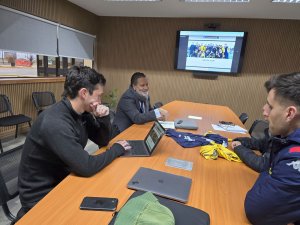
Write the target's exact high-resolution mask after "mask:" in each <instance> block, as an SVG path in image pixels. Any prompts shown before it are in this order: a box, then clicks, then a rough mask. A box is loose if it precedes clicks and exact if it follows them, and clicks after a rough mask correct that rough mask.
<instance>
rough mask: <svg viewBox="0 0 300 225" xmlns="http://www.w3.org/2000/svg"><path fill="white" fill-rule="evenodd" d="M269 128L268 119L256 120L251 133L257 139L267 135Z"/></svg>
mask: <svg viewBox="0 0 300 225" xmlns="http://www.w3.org/2000/svg"><path fill="white" fill-rule="evenodd" d="M267 128H269V123H268V121H266V120H255V121H254V122H253V124H252V125H251V127H250V130H249V134H250V135H251V136H252V137H254V138H256V139H262V138H264V137H265V130H266V129H267Z"/></svg>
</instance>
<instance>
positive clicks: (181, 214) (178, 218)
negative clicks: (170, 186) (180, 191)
mask: <svg viewBox="0 0 300 225" xmlns="http://www.w3.org/2000/svg"><path fill="white" fill-rule="evenodd" d="M144 193H145V192H144V191H135V192H134V193H133V194H132V195H131V196H130V198H129V199H128V200H130V199H132V198H134V197H137V196H139V195H142V194H144ZM155 197H156V198H157V199H158V201H159V203H160V204H162V205H164V206H166V207H168V208H169V209H170V210H171V211H172V213H173V216H174V218H175V225H187V224H193V225H209V224H210V218H209V215H208V214H207V213H206V212H204V211H202V210H200V209H196V208H193V207H190V206H187V205H184V204H181V203H179V202H175V201H173V200H170V199H166V198H163V197H159V196H157V195H155ZM128 200H127V201H128ZM125 204H126V203H125ZM117 215H118V212H116V213H115V214H114V217H113V218H112V220H111V221H110V223H109V224H108V225H114V223H115V219H116V218H117Z"/></svg>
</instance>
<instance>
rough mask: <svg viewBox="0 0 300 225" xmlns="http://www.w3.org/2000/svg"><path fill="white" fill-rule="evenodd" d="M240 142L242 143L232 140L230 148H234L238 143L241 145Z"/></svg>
mask: <svg viewBox="0 0 300 225" xmlns="http://www.w3.org/2000/svg"><path fill="white" fill-rule="evenodd" d="M241 144H242V143H241V142H239V141H233V142H232V143H231V148H232V149H234V148H235V147H237V146H239V145H241Z"/></svg>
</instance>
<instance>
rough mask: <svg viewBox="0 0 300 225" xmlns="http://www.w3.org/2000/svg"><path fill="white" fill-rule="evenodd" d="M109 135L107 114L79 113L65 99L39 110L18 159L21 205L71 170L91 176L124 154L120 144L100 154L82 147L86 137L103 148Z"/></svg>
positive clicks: (29, 204) (30, 203) (28, 204)
mask: <svg viewBox="0 0 300 225" xmlns="http://www.w3.org/2000/svg"><path fill="white" fill-rule="evenodd" d="M109 136H110V121H109V116H106V117H103V118H94V117H93V115H92V114H90V113H83V114H82V115H79V114H78V113H76V112H75V111H74V110H73V108H72V106H71V103H70V101H69V100H68V99H66V98H64V99H63V100H62V101H60V102H58V103H56V104H55V105H53V106H51V107H50V108H49V109H47V110H45V111H44V112H42V113H41V114H40V115H39V117H38V118H37V120H36V121H35V122H34V124H33V126H32V127H31V130H30V132H29V134H28V136H27V138H26V141H25V144H24V149H23V153H22V158H21V162H20V167H19V192H20V200H21V203H22V206H24V207H27V208H31V207H33V206H34V205H35V204H36V203H37V202H38V201H39V200H41V199H42V198H43V197H44V196H45V195H46V194H47V193H48V192H50V191H51V190H52V189H53V188H54V187H55V186H56V185H57V184H58V183H60V182H61V181H62V180H63V179H64V178H65V177H66V176H67V175H68V174H69V173H70V172H74V173H75V174H77V175H79V176H85V177H88V176H92V175H93V174H95V173H97V172H98V171H99V170H101V169H102V168H104V167H105V166H106V165H108V164H109V163H110V162H112V161H113V159H115V158H116V157H118V156H120V155H121V154H123V153H124V149H123V147H122V146H121V145H119V144H114V145H113V146H112V147H111V148H110V149H109V150H107V151H106V152H104V153H103V154H99V155H89V154H88V152H86V151H85V150H84V147H85V145H86V143H87V141H88V138H89V139H90V140H92V141H93V142H95V143H96V144H98V146H99V147H102V146H105V145H107V144H108V142H109Z"/></svg>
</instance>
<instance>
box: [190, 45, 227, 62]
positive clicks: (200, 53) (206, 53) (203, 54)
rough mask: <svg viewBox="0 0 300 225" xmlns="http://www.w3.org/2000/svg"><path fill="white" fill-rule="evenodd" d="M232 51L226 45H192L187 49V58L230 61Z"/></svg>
mask: <svg viewBox="0 0 300 225" xmlns="http://www.w3.org/2000/svg"><path fill="white" fill-rule="evenodd" d="M232 51H233V49H232V48H230V47H229V46H228V45H227V44H224V45H222V44H202V43H200V44H199V43H197V42H196V43H192V44H191V45H190V47H189V48H188V56H189V57H198V58H222V59H231V58H232V54H233V52H232Z"/></svg>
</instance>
